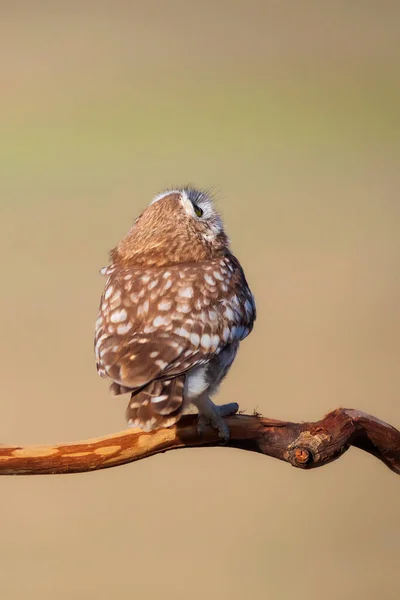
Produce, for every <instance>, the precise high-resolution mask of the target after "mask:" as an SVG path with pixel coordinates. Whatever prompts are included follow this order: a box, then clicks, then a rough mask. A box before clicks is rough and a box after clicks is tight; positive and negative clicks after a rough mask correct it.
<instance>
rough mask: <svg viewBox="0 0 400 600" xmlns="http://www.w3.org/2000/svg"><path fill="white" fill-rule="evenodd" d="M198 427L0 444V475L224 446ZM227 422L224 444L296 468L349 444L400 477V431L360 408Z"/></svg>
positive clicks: (331, 456) (192, 418)
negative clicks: (315, 417)
mask: <svg viewBox="0 0 400 600" xmlns="http://www.w3.org/2000/svg"><path fill="white" fill-rule="evenodd" d="M196 423H197V417H196V415H186V416H184V417H182V418H181V420H180V421H179V424H178V426H174V427H171V428H169V429H161V430H157V431H153V432H151V433H144V432H142V431H139V430H138V429H129V430H127V431H122V432H120V433H115V434H113V435H109V436H105V437H101V438H95V439H91V440H87V441H83V442H75V443H72V444H60V445H54V446H25V447H21V446H0V475H37V474H44V473H57V474H61V473H78V472H85V471H94V470H98V469H104V468H107V467H116V466H118V465H122V464H125V463H128V462H132V461H135V460H139V459H141V458H146V457H148V456H152V455H153V454H158V453H159V452H165V451H167V450H173V449H175V448H187V447H193V446H218V445H220V444H221V440H220V439H219V438H218V435H217V433H216V432H215V431H214V430H213V429H211V428H207V429H206V431H204V433H203V435H202V436H201V437H200V436H199V435H198V433H197V428H196ZM227 424H228V426H229V429H230V433H231V438H230V440H229V442H228V443H227V444H224V445H225V446H229V447H233V448H241V449H243V450H249V451H254V452H259V453H261V454H265V455H266V456H271V457H274V458H278V459H280V460H283V461H286V462H288V463H290V464H291V465H293V466H294V467H299V468H303V469H311V468H315V467H320V466H323V465H326V464H328V463H330V462H332V461H333V460H335V459H337V458H339V457H340V456H341V455H342V454H343V453H344V452H346V450H348V449H349V447H350V446H356V447H357V448H360V449H361V450H364V451H365V452H368V453H369V454H373V455H374V456H376V457H377V458H379V460H381V461H382V462H383V463H384V464H385V465H386V466H388V467H389V468H390V469H392V471H394V472H395V473H397V474H400V431H398V430H397V429H395V428H394V427H392V426H391V425H389V424H388V423H385V422H384V421H380V420H379V419H376V418H375V417H372V416H371V415H367V414H366V413H363V412H361V411H359V410H353V409H344V408H339V409H337V410H334V411H332V412H330V413H329V414H327V415H326V416H325V417H324V418H323V419H321V420H320V421H316V422H315V423H290V422H286V421H275V420H273V419H267V418H264V417H261V416H260V415H235V416H233V417H229V418H228V419H227Z"/></svg>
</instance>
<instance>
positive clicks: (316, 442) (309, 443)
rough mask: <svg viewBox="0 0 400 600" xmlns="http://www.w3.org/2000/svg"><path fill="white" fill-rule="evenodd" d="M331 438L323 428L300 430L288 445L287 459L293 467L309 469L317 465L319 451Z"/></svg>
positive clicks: (319, 457)
mask: <svg viewBox="0 0 400 600" xmlns="http://www.w3.org/2000/svg"><path fill="white" fill-rule="evenodd" d="M330 440H331V436H330V435H329V434H328V432H327V431H325V430H324V429H323V428H318V429H317V430H314V431H312V432H311V431H309V430H306V431H302V432H301V433H300V435H299V436H298V437H297V438H296V439H295V440H294V442H292V443H291V444H289V445H288V453H287V460H288V462H290V464H291V465H292V466H293V467H299V468H300V469H309V468H310V467H313V466H317V464H318V463H319V462H320V460H321V451H322V449H323V448H324V447H326V444H327V443H329V442H330Z"/></svg>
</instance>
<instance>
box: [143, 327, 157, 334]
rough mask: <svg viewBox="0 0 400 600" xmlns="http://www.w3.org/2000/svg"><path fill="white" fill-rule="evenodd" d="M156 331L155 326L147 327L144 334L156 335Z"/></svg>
mask: <svg viewBox="0 0 400 600" xmlns="http://www.w3.org/2000/svg"><path fill="white" fill-rule="evenodd" d="M155 330H156V327H154V326H153V325H145V326H144V327H143V333H154V332H155Z"/></svg>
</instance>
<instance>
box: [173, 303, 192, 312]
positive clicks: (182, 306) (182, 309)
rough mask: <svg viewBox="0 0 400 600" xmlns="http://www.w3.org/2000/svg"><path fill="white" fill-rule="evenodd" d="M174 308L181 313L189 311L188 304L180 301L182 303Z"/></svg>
mask: <svg viewBox="0 0 400 600" xmlns="http://www.w3.org/2000/svg"><path fill="white" fill-rule="evenodd" d="M176 310H177V311H178V312H181V313H188V312H190V306H189V304H187V303H186V302H182V304H177V306H176Z"/></svg>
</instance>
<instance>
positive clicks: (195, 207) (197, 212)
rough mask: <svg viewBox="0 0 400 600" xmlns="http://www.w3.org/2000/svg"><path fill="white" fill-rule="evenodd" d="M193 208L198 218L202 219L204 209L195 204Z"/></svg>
mask: <svg viewBox="0 0 400 600" xmlns="http://www.w3.org/2000/svg"><path fill="white" fill-rule="evenodd" d="M193 208H194V212H195V213H196V215H197V216H198V217H202V216H203V209H202V208H200V206H197V204H193Z"/></svg>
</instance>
